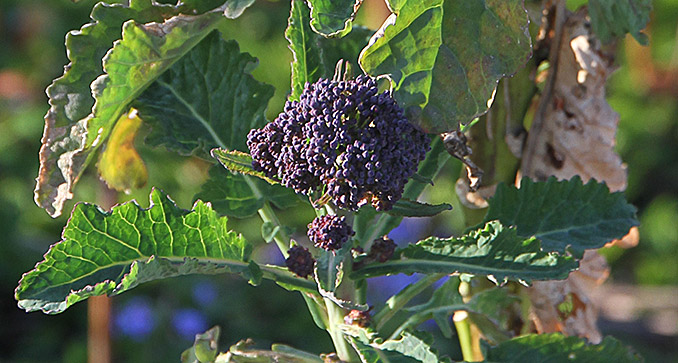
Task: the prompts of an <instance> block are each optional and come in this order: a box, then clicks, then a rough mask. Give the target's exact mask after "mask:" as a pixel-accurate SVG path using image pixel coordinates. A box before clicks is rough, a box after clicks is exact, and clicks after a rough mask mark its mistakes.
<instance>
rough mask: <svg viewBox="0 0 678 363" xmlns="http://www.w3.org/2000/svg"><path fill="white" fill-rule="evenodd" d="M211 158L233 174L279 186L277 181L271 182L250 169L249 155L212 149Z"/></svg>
mask: <svg viewBox="0 0 678 363" xmlns="http://www.w3.org/2000/svg"><path fill="white" fill-rule="evenodd" d="M212 157H214V158H215V159H217V160H218V161H219V163H220V164H221V165H222V166H223V167H224V168H226V169H228V170H230V171H231V172H233V173H240V174H243V175H250V176H255V177H257V178H259V179H262V180H265V181H267V182H268V183H269V184H272V185H276V184H280V182H278V181H277V180H273V179H271V178H269V177H267V176H266V175H264V173H263V172H261V171H255V170H254V169H253V168H252V156H250V154H247V153H244V152H240V151H237V150H233V151H228V150H224V149H213V150H212Z"/></svg>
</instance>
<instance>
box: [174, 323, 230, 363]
mask: <svg viewBox="0 0 678 363" xmlns="http://www.w3.org/2000/svg"><path fill="white" fill-rule="evenodd" d="M220 333H221V328H219V327H218V326H215V327H213V328H212V329H210V330H208V331H206V332H204V333H201V334H196V335H195V341H194V342H193V346H192V347H191V348H189V349H187V350H185V351H184V352H183V353H182V354H181V363H208V362H214V359H215V358H216V357H217V353H218V350H217V348H218V343H219V334H220Z"/></svg>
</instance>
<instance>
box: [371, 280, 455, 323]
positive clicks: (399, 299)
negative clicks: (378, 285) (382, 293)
mask: <svg viewBox="0 0 678 363" xmlns="http://www.w3.org/2000/svg"><path fill="white" fill-rule="evenodd" d="M444 276H445V274H444V273H437V274H431V275H426V276H425V277H424V278H422V279H421V280H419V281H417V282H415V283H413V284H411V285H409V286H407V287H406V288H404V289H403V290H402V291H401V292H399V293H398V294H396V295H394V296H392V297H391V298H390V299H388V301H386V306H384V308H383V309H381V311H379V313H377V314H376V315H375V316H374V321H376V323H377V325H376V327H377V330H379V329H381V328H382V327H383V326H384V324H386V322H388V320H389V319H391V318H392V317H393V316H394V315H395V314H396V313H397V312H398V311H399V310H400V309H402V308H403V307H405V305H407V303H408V302H410V300H412V298H413V297H415V296H417V295H419V294H420V293H421V292H422V291H424V290H426V288H428V287H429V286H431V285H433V283H434V282H436V281H438V280H440V279H441V278H443V277H444Z"/></svg>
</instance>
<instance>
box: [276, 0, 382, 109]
mask: <svg viewBox="0 0 678 363" xmlns="http://www.w3.org/2000/svg"><path fill="white" fill-rule="evenodd" d="M350 2H353V1H350ZM339 3H340V2H339ZM371 34H372V31H370V30H369V29H367V28H364V27H354V29H353V31H351V33H349V34H348V35H347V36H345V37H343V38H341V39H326V38H324V37H323V36H321V35H318V34H317V33H316V32H314V31H313V30H312V28H311V18H310V17H309V8H308V6H307V5H306V2H305V1H304V0H293V1H292V10H291V12H290V17H289V19H288V26H287V30H286V31H285V38H287V40H288V42H289V43H290V45H289V48H290V50H291V51H292V55H293V56H294V62H293V63H292V93H291V94H290V99H291V100H297V99H299V95H301V92H302V91H303V89H304V85H305V84H306V82H308V83H313V82H315V81H317V80H318V79H319V78H332V76H333V75H334V69H335V65H336V63H337V61H339V59H344V60H346V61H348V62H349V63H350V64H351V65H352V66H353V67H356V66H357V64H358V54H359V53H360V50H361V49H362V48H363V47H364V46H365V45H367V42H368V40H369V37H370V35H371Z"/></svg>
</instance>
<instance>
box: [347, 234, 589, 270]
mask: <svg viewBox="0 0 678 363" xmlns="http://www.w3.org/2000/svg"><path fill="white" fill-rule="evenodd" d="M395 255H396V257H395V258H392V259H391V260H389V261H386V262H384V263H372V264H368V265H364V266H361V267H360V268H359V269H356V270H355V271H353V273H352V274H351V278H354V279H355V278H366V277H373V276H381V275H389V274H396V273H406V274H411V273H414V272H419V273H433V272H443V273H448V274H451V273H454V272H462V273H470V274H475V275H491V276H493V277H494V279H495V280H496V281H498V282H501V281H503V280H505V279H518V280H526V281H529V280H532V279H535V280H549V279H564V278H566V277H567V275H568V273H569V272H570V271H572V270H574V269H576V268H577V262H576V261H575V260H574V258H572V257H570V256H564V255H560V254H557V253H553V252H543V251H542V250H541V246H540V244H539V241H538V240H537V239H535V238H529V239H525V238H522V237H518V236H517V234H516V229H515V228H508V227H504V226H503V225H502V224H501V223H499V222H497V221H491V222H488V223H487V224H486V225H485V226H484V227H482V228H480V229H477V230H474V231H471V232H470V233H468V234H467V235H465V236H462V237H451V238H438V237H429V238H427V239H425V240H423V241H419V242H417V243H416V244H412V245H409V246H407V247H406V248H404V249H400V250H397V251H396V253H395Z"/></svg>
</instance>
